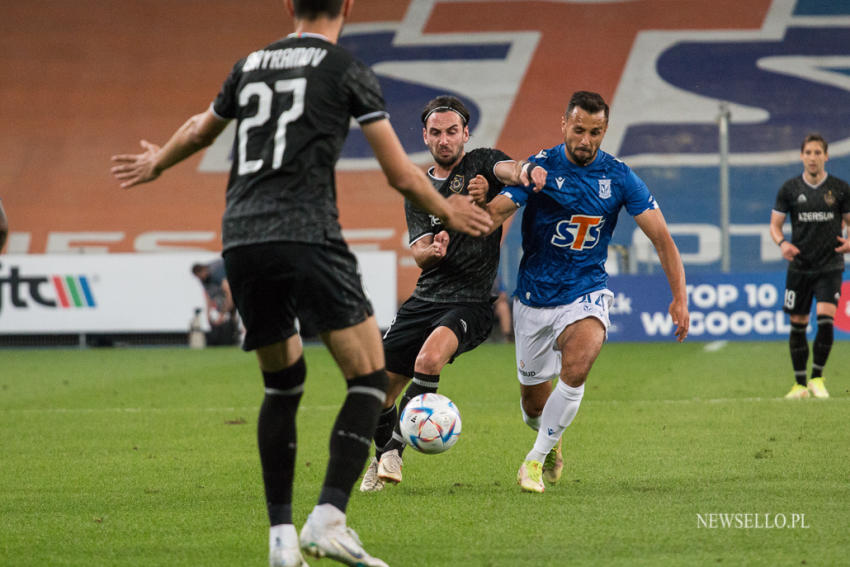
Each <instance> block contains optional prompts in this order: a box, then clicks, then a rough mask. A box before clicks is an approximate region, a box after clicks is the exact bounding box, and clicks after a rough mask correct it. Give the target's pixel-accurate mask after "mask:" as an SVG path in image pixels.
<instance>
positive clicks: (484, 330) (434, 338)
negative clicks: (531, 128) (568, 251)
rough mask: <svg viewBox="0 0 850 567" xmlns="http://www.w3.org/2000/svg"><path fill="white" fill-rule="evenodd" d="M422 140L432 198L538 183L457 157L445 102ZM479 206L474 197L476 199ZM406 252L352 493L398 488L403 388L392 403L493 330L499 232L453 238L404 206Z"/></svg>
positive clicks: (449, 101) (454, 125) (525, 169)
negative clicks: (409, 271)
mask: <svg viewBox="0 0 850 567" xmlns="http://www.w3.org/2000/svg"><path fill="white" fill-rule="evenodd" d="M420 118H421V120H422V125H423V129H422V136H423V138H424V140H425V144H426V145H427V146H428V149H429V150H430V152H431V155H432V157H433V158H434V162H435V163H434V165H433V166H432V167H431V168H430V169H429V170H428V177H429V178H430V179H431V183H433V184H434V187H436V188H437V189H438V190H439V191H440V193H442V194H443V195H446V196H449V195H453V194H460V195H467V194H469V192H470V191H478V192H479V194H480V193H483V192H486V199H485V201H489V200H490V199H491V198H492V197H494V196H495V195H498V194H499V192H500V191H501V190H502V187H504V186H505V185H520V184H521V185H530V184H532V183H533V184H534V185H535V186H536V187H537V188H538V189H540V188H542V187H543V185H544V184H545V182H546V171H545V170H544V169H543V168H541V167H534V168H531V169H532V170H533V171H530V169H529V165H528V164H527V162H516V161H514V160H512V159H511V158H510V157H508V156H507V155H506V154H505V153H504V152H502V151H500V150H495V149H490V148H478V149H475V150H472V151H470V152H465V150H464V144H465V143H466V142H467V141H469V111H468V110H467V109H466V107H465V106H464V104H463V102H462V101H461V100H460V99H458V98H456V97H453V96H448V95H443V96H438V97H436V98H434V99H433V100H431V101H430V102H428V104H426V105H425V108H424V109H423V110H422V114H421V116H420ZM479 199H480V197H479ZM405 215H406V217H407V229H408V230H407V232H408V240H409V243H410V249H411V251H412V253H413V257H414V259H415V260H416V263H417V265H418V266H419V267H420V268H421V269H422V273H421V274H420V276H419V280H418V281H417V282H416V289H415V290H414V291H413V295H412V296H411V297H410V298H409V299H408V300H407V301H405V302H404V304H403V305H402V306H401V308H400V309H399V311H398V314H397V315H396V317H395V319H394V320H393V323H392V324H391V325H390V328H389V329H388V330H387V332H386V334H385V335H384V352H385V353H386V357H387V373H388V374H389V377H390V385H389V388H388V389H387V400H386V402H385V403H384V410H383V412H382V413H381V416H380V419H379V421H378V427H377V429H376V432H375V447H376V457H375V458H374V459H372V461H371V462H370V463H369V467H368V469H367V470H366V473H365V474H364V476H363V481H362V482H361V484H360V490H361V491H363V492H375V491H378V490H381V489H382V488H383V486H384V482H391V483H398V482H401V467H402V458H401V453H402V451H403V450H404V446H405V444H404V442H403V441H402V438H401V433H400V432H399V423H398V414H399V410H398V408H396V405H395V401H396V398H397V397H398V396H399V394H400V393H401V391H402V389H403V388H404V386H405V385H406V384H407V383H408V382H409V381H411V379H412V381H413V382H412V383H411V384H410V386H409V387H408V388H407V390H406V391H405V393H404V396H402V398H401V402H400V403H399V407H400V408H402V409H403V408H404V406H405V405H406V404H407V402H408V401H410V400H411V399H412V398H413V397H415V396H417V395H419V394H423V393H428V392H436V391H437V386H438V382H439V379H440V371H441V370H442V368H443V367H444V366H445V365H446V364H448V363H450V362H452V361H453V360H454V358H455V357H456V356H458V355H460V354H461V353H464V352H467V351H469V350H472V349H473V348H475V347H476V346H478V345H479V344H481V343H482V342H483V341H484V340H486V339H487V337H488V336H489V334H490V330H491V327H492V326H493V306H492V298H491V290H492V288H493V280H494V279H495V277H496V271H497V270H498V266H499V248H500V244H501V236H502V229H501V227H499V228H498V229H497V230H495V231H494V232H493V233H492V234H490V235H488V236H487V237H484V238H474V237H471V236H467V235H465V234H459V233H457V232H456V231H454V230H451V229H450V228H448V227H446V226H445V225H444V224H443V223H442V222H441V221H440V220H439V219H436V218H434V217H433V215H429V214H428V213H426V212H425V211H423V210H422V209H421V208H420V207H418V206H417V205H416V204H415V203H412V202H410V201H409V200H406V201H405Z"/></svg>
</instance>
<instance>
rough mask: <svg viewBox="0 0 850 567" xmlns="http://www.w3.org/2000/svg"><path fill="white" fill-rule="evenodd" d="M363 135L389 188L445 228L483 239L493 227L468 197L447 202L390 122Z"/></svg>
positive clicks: (377, 124)
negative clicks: (427, 213)
mask: <svg viewBox="0 0 850 567" xmlns="http://www.w3.org/2000/svg"><path fill="white" fill-rule="evenodd" d="M362 130H363V135H364V136H366V140H368V141H369V145H370V146H372V151H373V152H374V153H375V157H376V158H377V159H378V163H380V164H381V169H382V170H383V171H384V175H386V176H387V181H388V182H389V184H390V185H391V186H392V187H393V188H394V189H395V190H396V191H398V192H399V193H401V194H402V195H404V196H405V197H406V198H407V199H409V200H410V201H411V202H412V203H413V204H415V205H416V206H418V207H419V208H420V209H422V210H424V211H426V212H429V213H431V214H432V215H434V216H436V217H437V218H439V219H440V220H441V221H443V224H444V225H445V226H446V227H448V228H450V229H452V230H457V231H460V232H465V233H467V234H471V235H472V236H481V235H482V234H485V233H486V232H487V231H488V230H490V227H491V226H492V221H491V220H490V217H489V216H488V215H487V213H485V212H484V211H483V210H482V209H479V208H478V207H476V206H475V205H474V204H473V203H472V198H471V197H469V196H467V195H452V196H451V197H449V198H448V199H444V198H443V196H442V195H440V194H439V193H438V192H437V190H436V189H434V187H433V185H431V182H430V181H428V178H427V177H425V173H423V172H422V170H421V169H419V168H418V167H416V165H415V164H414V163H413V162H412V161H410V158H408V157H407V154H406V153H404V148H402V146H401V142H399V141H398V137H397V136H396V134H395V131H394V130H393V127H392V125H390V121H389V120H385V119H383V120H376V121H374V122H370V123H368V124H365V125H363V127H362Z"/></svg>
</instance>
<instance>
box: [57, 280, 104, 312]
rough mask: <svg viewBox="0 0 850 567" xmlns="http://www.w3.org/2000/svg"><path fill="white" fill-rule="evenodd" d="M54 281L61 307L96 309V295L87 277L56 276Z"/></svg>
mask: <svg viewBox="0 0 850 567" xmlns="http://www.w3.org/2000/svg"><path fill="white" fill-rule="evenodd" d="M52 280H53V286H54V287H55V288H56V298H57V300H58V301H59V305H60V306H61V307H63V308H66V309H67V308H70V307H95V301H94V295H92V292H91V287H90V286H89V280H88V278H87V277H86V276H64V277H62V276H56V275H54V276H53V277H52Z"/></svg>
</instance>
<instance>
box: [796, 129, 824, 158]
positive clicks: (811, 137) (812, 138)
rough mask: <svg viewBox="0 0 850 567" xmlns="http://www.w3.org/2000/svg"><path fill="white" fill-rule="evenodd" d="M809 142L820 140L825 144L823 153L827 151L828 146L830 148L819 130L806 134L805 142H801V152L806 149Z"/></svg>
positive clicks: (822, 144)
mask: <svg viewBox="0 0 850 567" xmlns="http://www.w3.org/2000/svg"><path fill="white" fill-rule="evenodd" d="M809 142H819V143H820V145H821V146H823V153H827V148H829V145H828V144H827V143H826V140H824V139H823V136H821V135H820V134H818V133H817V132H812V133H811V134H809V135H808V136H806V138H805V139H804V140H803V143H802V144H800V152H801V153H802V152H803V150H805V149H806V144H808V143H809Z"/></svg>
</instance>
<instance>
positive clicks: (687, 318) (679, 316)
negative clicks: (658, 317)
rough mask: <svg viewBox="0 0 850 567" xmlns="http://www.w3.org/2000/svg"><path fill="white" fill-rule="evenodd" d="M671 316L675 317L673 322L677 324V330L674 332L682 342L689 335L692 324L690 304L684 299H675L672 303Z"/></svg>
mask: <svg viewBox="0 0 850 567" xmlns="http://www.w3.org/2000/svg"><path fill="white" fill-rule="evenodd" d="M669 311H670V316H671V317H672V318H673V324H674V325H676V331H675V332H674V333H673V334H674V335H675V336H676V340H677V341H679V342H682V341H684V340H685V337H687V336H688V329H689V328H690V326H691V315H690V313H688V304H687V303H686V302H684V301H677V300H675V299H674V300H673V302H672V303H670V309H669Z"/></svg>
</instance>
